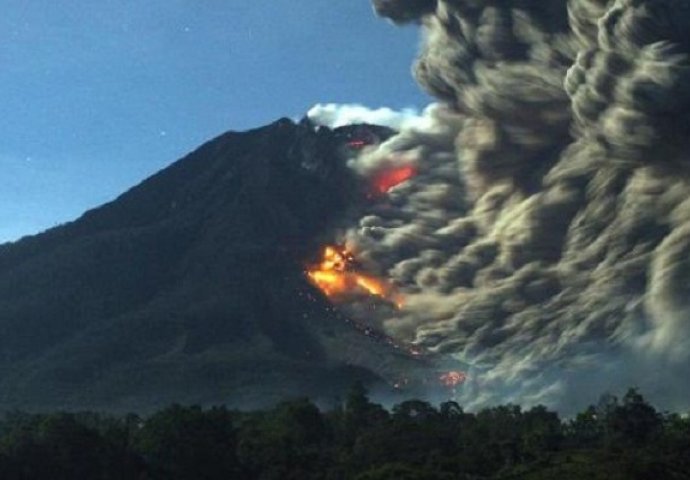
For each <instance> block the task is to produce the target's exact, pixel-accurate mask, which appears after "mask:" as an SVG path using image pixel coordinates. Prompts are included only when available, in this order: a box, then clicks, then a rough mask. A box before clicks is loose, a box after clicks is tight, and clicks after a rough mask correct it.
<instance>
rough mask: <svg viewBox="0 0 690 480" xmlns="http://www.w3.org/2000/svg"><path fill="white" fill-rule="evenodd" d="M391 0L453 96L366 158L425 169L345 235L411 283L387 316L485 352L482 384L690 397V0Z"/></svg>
mask: <svg viewBox="0 0 690 480" xmlns="http://www.w3.org/2000/svg"><path fill="white" fill-rule="evenodd" d="M374 6H375V8H376V10H377V11H378V12H379V13H380V14H382V15H384V16H387V17H389V18H390V19H391V20H393V21H394V22H396V23H404V22H417V23H419V24H420V25H421V26H422V28H423V30H424V44H423V48H422V53H421V54H420V57H419V59H418V60H417V62H416V64H415V67H414V73H415V76H416V77H417V79H418V81H419V82H420V84H421V85H422V86H423V87H424V88H425V89H426V90H427V91H428V92H430V93H431V94H433V95H434V96H436V97H437V98H438V99H439V100H440V101H441V102H442V105H443V106H438V107H435V108H433V109H431V111H429V112H427V113H426V115H425V117H426V118H427V119H428V123H427V125H425V126H423V127H420V128H408V129H403V130H402V132H401V133H400V134H399V135H398V136H396V137H393V138H392V139H390V140H389V141H387V142H385V143H384V144H383V145H381V146H380V147H379V148H377V149H374V150H373V151H370V152H365V153H364V154H363V155H361V156H360V157H359V158H358V159H357V160H356V161H355V163H354V165H353V166H354V167H355V168H356V169H357V170H358V171H360V172H361V173H363V174H365V175H366V172H367V169H373V168H375V167H377V166H380V165H381V164H383V163H385V162H412V163H414V164H415V165H416V166H417V167H418V168H419V170H420V175H418V176H417V177H416V178H414V179H413V180H412V181H410V182H408V183H406V184H405V185H401V186H400V187H398V188H396V189H395V190H394V191H393V192H391V195H390V198H389V199H388V200H387V201H386V202H384V203H383V204H377V205H375V206H372V207H371V208H370V211H368V212H366V213H365V214H364V215H363V216H361V218H359V219H357V220H356V221H355V222H354V223H356V225H355V226H353V227H351V228H350V229H349V230H348V231H347V233H346V235H345V236H346V238H347V241H348V243H350V244H352V245H354V246H355V248H356V251H357V252H358V255H360V256H361V257H362V258H363V259H364V261H365V262H366V263H367V265H368V268H370V269H372V270H374V271H376V272H377V273H379V274H382V275H386V276H387V277H388V278H390V279H391V280H392V281H393V282H394V283H395V284H396V285H398V287H399V288H400V289H402V291H403V292H404V293H405V296H406V302H405V306H404V308H403V309H402V310H401V311H400V312H398V313H397V314H394V315H391V316H390V317H389V318H387V319H386V320H385V322H384V324H385V328H386V330H387V331H388V332H389V333H391V334H393V335H395V336H398V337H399V338H402V339H406V340H408V341H412V342H416V343H418V344H420V345H423V346H425V347H426V348H428V349H430V350H433V351H438V352H444V353H448V354H452V355H454V356H456V357H457V358H459V359H461V360H463V361H466V362H468V363H469V364H470V365H472V366H473V368H472V371H471V372H470V379H471V382H470V383H469V384H468V385H467V386H466V388H464V389H463V390H462V393H463V395H464V397H463V398H462V400H463V401H464V402H465V403H468V404H472V403H483V402H493V401H496V402H498V401H510V400H514V401H520V402H523V403H530V402H543V403H548V404H551V405H561V406H562V407H566V408H567V406H568V404H570V405H574V404H579V402H581V401H582V399H587V400H589V399H591V398H592V395H596V394H597V393H601V392H602V391H603V390H605V389H607V388H610V389H618V388H624V387H627V386H633V385H637V386H640V387H642V388H643V389H644V392H645V393H646V394H648V395H650V396H652V397H654V398H655V399H656V400H657V401H661V402H665V405H666V406H668V407H671V408H687V407H688V406H690V401H689V400H688V398H690V396H688V394H689V393H690V382H688V381H687V378H690V364H688V361H689V360H690V354H689V352H690V350H689V347H690V58H689V57H688V54H689V53H690V28H689V26H690V0H616V1H613V0H609V1H606V0H571V1H570V2H566V1H565V0H554V1H548V2H546V1H544V0H503V1H499V0H374ZM577 406H579V405H577Z"/></svg>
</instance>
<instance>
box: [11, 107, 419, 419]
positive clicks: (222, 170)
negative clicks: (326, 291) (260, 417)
mask: <svg viewBox="0 0 690 480" xmlns="http://www.w3.org/2000/svg"><path fill="white" fill-rule="evenodd" d="M362 133H366V135H372V134H373V135H374V136H376V137H377V138H378V137H379V136H385V135H389V134H390V133H389V132H387V131H385V130H383V129H380V128H378V129H377V127H366V126H359V127H345V128H341V129H335V130H329V129H326V128H319V129H315V128H313V126H311V125H309V124H308V123H301V124H295V123H293V122H291V121H289V120H285V119H283V120H279V121H278V122H276V123H274V124H272V125H269V126H267V127H264V128H260V129H257V130H253V131H249V132H246V133H232V132H231V133H226V134H224V135H221V136H220V137H218V138H216V139H214V140H212V141H210V142H208V143H206V144H205V145H203V146H202V147H200V148H199V149H198V150H196V151H195V152H193V153H191V154H190V155H188V156H187V157H185V158H183V159H181V160H179V161H178V162H176V163H174V164H172V165H171V166H170V167H168V168H166V169H164V170H163V171H161V172H159V173H157V174H156V175H154V176H152V177H151V178H149V179H147V180H145V181H144V182H142V183H141V184H140V185H138V186H136V187H134V188H132V189H131V190H130V191H128V192H126V193H125V194H123V195H122V196H120V197H119V198H117V199H116V200H115V201H113V202H111V203H108V204H106V205H103V206H101V207H99V208H96V209H94V210H91V211H89V212H87V213H86V214H84V215H83V216H82V217H81V218H79V219H78V220H76V221H74V222H72V223H69V224H66V225H63V226H60V227H57V228H54V229H52V230H49V231H47V232H44V233H41V234H39V235H36V236H33V237H27V238H24V239H22V240H20V241H18V242H15V243H10V244H5V245H2V246H0V407H1V408H3V409H8V408H14V407H20V408H30V409H48V408H49V409H55V408H67V409H76V408H98V409H106V410H136V411H139V412H142V411H148V410H150V409H153V408H158V407H160V406H162V405H166V404H169V403H171V402H181V403H201V404H211V403H226V404H230V405H235V406H240V407H241V406H257V405H265V404H267V403H271V402H274V401H276V400H278V399H281V398H285V397H290V396H296V395H310V396H312V397H314V398H320V399H322V400H324V401H328V400H329V399H334V398H336V397H338V396H339V395H341V394H342V391H343V389H345V388H347V387H348V386H349V385H350V384H351V383H352V382H353V381H355V380H362V381H364V382H369V383H376V382H380V381H381V380H382V379H385V380H387V381H388V382H389V383H390V382H391V379H394V378H396V376H399V375H402V374H403V372H409V371H410V370H413V369H416V368H420V365H419V363H420V361H419V360H416V359H414V358H413V357H412V356H410V355H409V354H408V353H406V352H405V351H404V350H401V349H400V348H395V347H394V346H392V345H391V344H390V343H388V342H386V341H385V339H384V337H377V336H366V335H362V332H361V329H359V330H358V329H357V328H354V327H355V326H356V325H354V324H353V323H352V322H350V321H348V320H347V319H346V318H343V317H342V316H341V315H340V314H339V313H337V311H335V310H334V309H333V308H332V307H331V306H330V304H329V303H328V302H327V301H326V300H325V299H324V298H323V296H321V295H320V293H319V292H318V291H317V290H316V289H315V288H314V287H313V286H312V285H311V284H309V282H308V281H307V280H306V279H305V275H304V272H303V270H304V265H305V263H306V262H308V261H309V259H311V258H312V257H313V256H314V255H315V254H316V253H317V252H318V250H319V248H320V244H321V241H322V239H323V236H324V235H325V234H326V233H327V232H328V231H329V229H330V228H332V226H333V225H334V222H336V221H337V220H338V218H339V215H340V214H342V213H343V212H345V211H346V210H347V209H348V207H349V206H350V205H352V203H353V202H356V200H357V196H358V185H357V180H356V179H355V177H354V176H353V175H352V173H351V172H350V171H349V169H348V168H347V166H346V162H345V157H346V154H347V149H348V140H349V139H351V138H352V136H353V135H359V134H362ZM84 181H88V179H85V180H84Z"/></svg>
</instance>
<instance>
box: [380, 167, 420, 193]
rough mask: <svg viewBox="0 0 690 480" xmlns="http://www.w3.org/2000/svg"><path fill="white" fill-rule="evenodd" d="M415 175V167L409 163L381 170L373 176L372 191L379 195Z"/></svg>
mask: <svg viewBox="0 0 690 480" xmlns="http://www.w3.org/2000/svg"><path fill="white" fill-rule="evenodd" d="M415 175H417V169H416V168H415V167H413V166H411V165H405V166H402V167H396V168H390V169H386V170H382V171H380V172H378V173H377V174H376V175H374V177H373V181H372V184H373V188H374V191H375V193H377V194H379V195H383V194H385V193H388V192H389V191H390V189H392V188H393V187H395V186H397V185H400V184H401V183H403V182H405V181H407V180H409V179H410V178H412V177H414V176H415Z"/></svg>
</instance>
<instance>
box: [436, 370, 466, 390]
mask: <svg viewBox="0 0 690 480" xmlns="http://www.w3.org/2000/svg"><path fill="white" fill-rule="evenodd" d="M439 380H441V383H442V384H443V385H445V386H446V387H449V388H453V387H457V386H458V385H460V384H461V383H464V382H465V380H467V375H466V374H465V372H458V371H455V370H454V371H451V372H447V373H444V374H443V375H441V376H440V377H439Z"/></svg>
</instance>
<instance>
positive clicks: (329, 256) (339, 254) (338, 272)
mask: <svg viewBox="0 0 690 480" xmlns="http://www.w3.org/2000/svg"><path fill="white" fill-rule="evenodd" d="M354 263H355V259H354V256H353V255H352V253H350V252H349V251H348V250H347V249H346V248H344V247H337V246H332V245H329V246H327V247H326V248H324V250H323V256H322V258H321V262H320V263H319V264H317V265H315V266H314V267H312V268H310V269H308V270H307V275H308V277H309V279H310V280H311V281H312V283H313V284H314V285H316V286H317V287H318V288H319V289H320V290H321V291H322V292H323V293H324V294H326V296H328V297H329V298H332V299H336V298H338V297H343V296H346V295H352V294H362V293H364V294H368V295H373V296H377V297H381V298H383V299H385V300H388V301H390V302H393V303H395V304H396V305H398V306H399V305H400V304H401V301H400V299H399V298H398V297H399V296H398V295H397V294H395V292H394V291H393V288H392V287H391V286H390V285H389V284H388V283H387V282H385V281H383V280H379V279H378V278H374V277H372V276H370V275H365V274H362V273H359V272H357V271H355V265H354Z"/></svg>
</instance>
